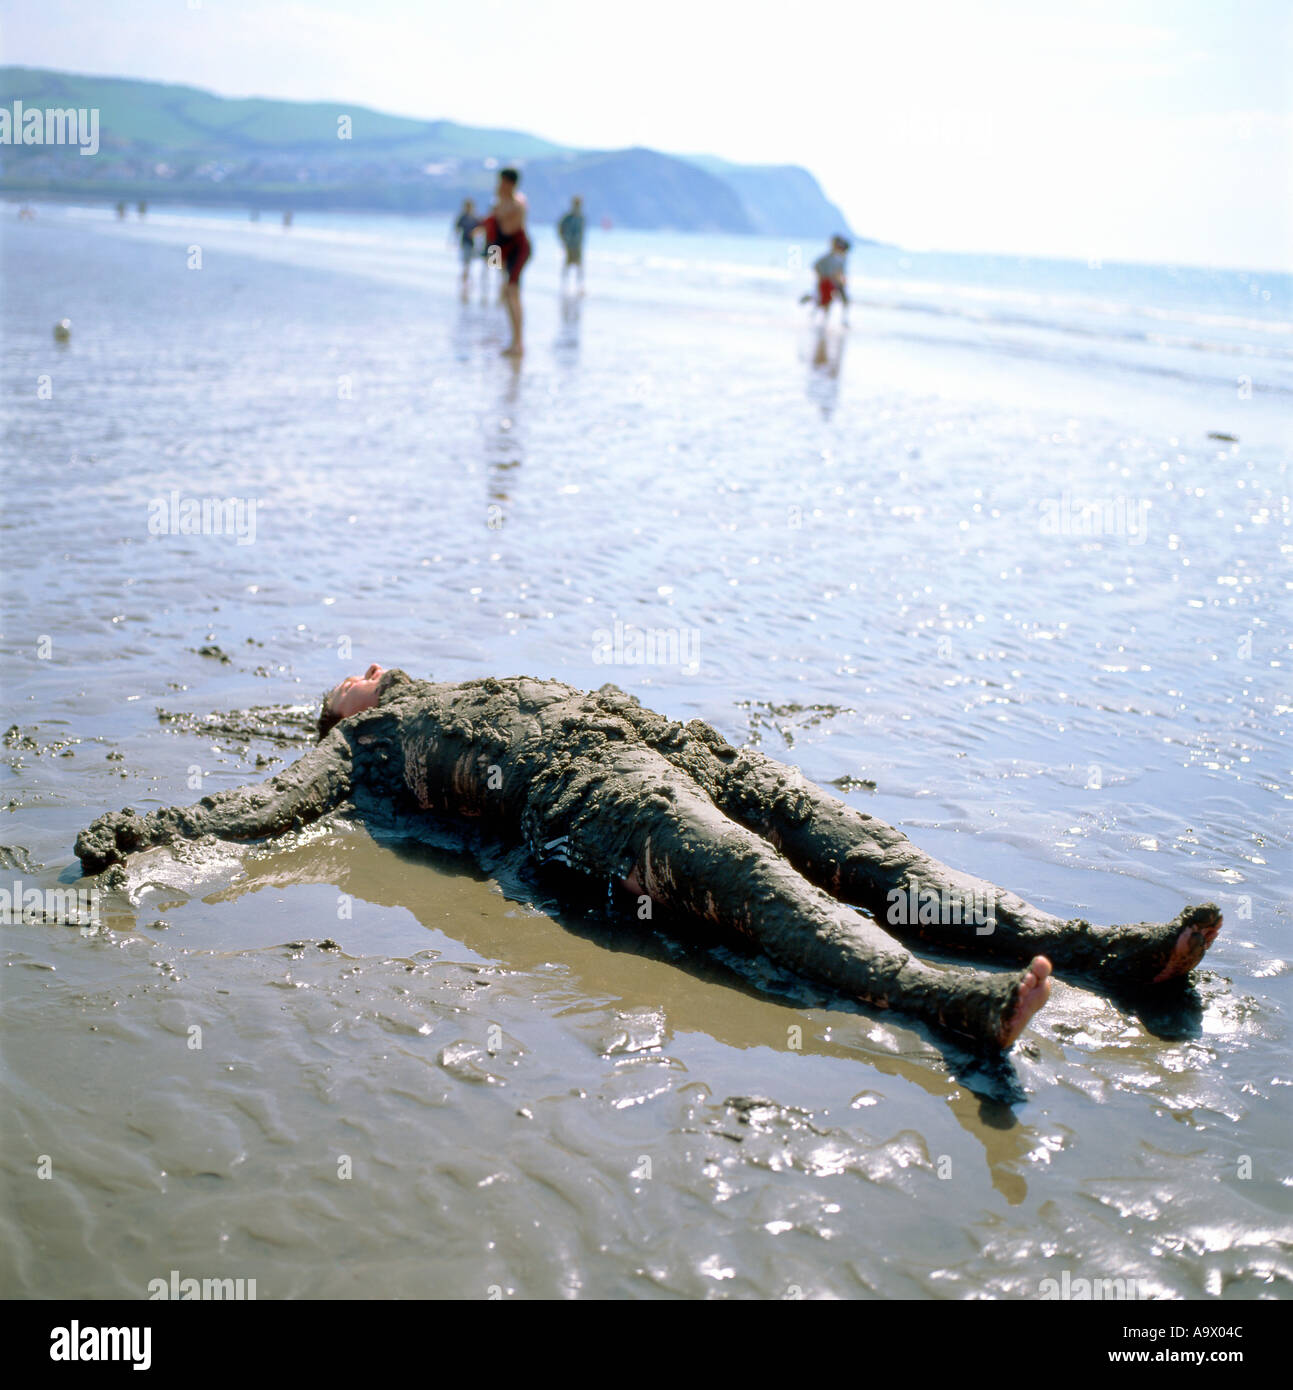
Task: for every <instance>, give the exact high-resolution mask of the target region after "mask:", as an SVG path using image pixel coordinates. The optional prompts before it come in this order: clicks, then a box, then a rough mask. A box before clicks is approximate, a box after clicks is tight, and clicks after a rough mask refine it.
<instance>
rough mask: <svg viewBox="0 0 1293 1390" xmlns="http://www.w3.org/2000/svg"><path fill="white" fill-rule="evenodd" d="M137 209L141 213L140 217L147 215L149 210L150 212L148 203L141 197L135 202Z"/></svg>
mask: <svg viewBox="0 0 1293 1390" xmlns="http://www.w3.org/2000/svg"><path fill="white" fill-rule="evenodd" d="M135 211H136V212H137V213H138V214H139V215H140V217H143V216H145V215H146V214H147V212H148V204H147V203H146V202H145V201H144V199H143V198H141V199H140V200H139V201H138V202H137V203H136V204H135Z"/></svg>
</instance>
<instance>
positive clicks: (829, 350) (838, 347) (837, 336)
mask: <svg viewBox="0 0 1293 1390" xmlns="http://www.w3.org/2000/svg"><path fill="white" fill-rule="evenodd" d="M848 336H849V335H848V334H847V333H846V332H845V331H844V330H843V329H839V328H828V327H827V326H826V325H825V324H823V325H822V326H821V327H820V328H818V329H817V330H816V332H815V333H814V335H813V343H812V350H811V354H810V358H809V361H810V366H809V370H808V387H807V390H808V399H809V400H810V401H813V402H815V403H816V404H817V405H818V406H819V407H820V408H821V412H822V419H823V420H829V419H830V418H831V415H832V414H833V413H834V410H835V407H836V405H837V404H838V402H839V395H840V368H841V367H842V366H843V365H844V346H845V344H846V343H847V342H848Z"/></svg>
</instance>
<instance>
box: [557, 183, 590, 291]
mask: <svg viewBox="0 0 1293 1390" xmlns="http://www.w3.org/2000/svg"><path fill="white" fill-rule="evenodd" d="M557 235H558V236H559V237H560V238H561V244H562V246H564V247H565V248H566V263H565V265H563V266H562V267H561V288H562V289H563V290H564V289H565V287H566V271H568V270H570V269H571V268H572V267H573V268H574V270H575V271H576V273H577V274H578V277H579V293H580V294H583V292H584V200H583V199H582V198H581V197H580V196H579V195H578V194H576V195H575V196H574V197H573V198H571V200H570V211H569V212H567V213H566V215H565V216H564V217H563V218H562V219H561V221H560V222H558V223H557Z"/></svg>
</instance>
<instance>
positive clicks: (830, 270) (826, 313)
mask: <svg viewBox="0 0 1293 1390" xmlns="http://www.w3.org/2000/svg"><path fill="white" fill-rule="evenodd" d="M848 253H849V244H848V242H847V241H845V240H844V238H843V237H842V236H836V237H832V238H831V249H830V250H829V251H827V253H826V254H825V255H824V256H819V257H818V258H817V260H815V261H814V262H813V270H814V271H815V272H816V274H817V293H816V294H815V295H814V294H811V293H810V294H806V295H804V296H803V297H802V298H801V299H800V301H799V302H800V303H801V304H808V303H811V302H812V300H813V299H816V300H817V307H818V308H819V309H820V310H821V311H822V317H823V319H825V318H829V317H830V312H831V301H832V300H833V299H834V298H835V296H836V295H838V296H839V299H840V305H841V308H842V309H843V313H844V323H845V325H847V324H848V321H849V297H848V291H847V290H846V288H845V285H846V277H845V274H844V269H845V261H844V258H845V257H846V256H847V255H848Z"/></svg>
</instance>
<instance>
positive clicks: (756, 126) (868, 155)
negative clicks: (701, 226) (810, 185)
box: [0, 0, 1293, 268]
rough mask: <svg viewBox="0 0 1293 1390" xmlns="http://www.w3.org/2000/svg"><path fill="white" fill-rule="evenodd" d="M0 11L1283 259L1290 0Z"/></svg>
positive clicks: (71, 0) (533, 126)
mask: <svg viewBox="0 0 1293 1390" xmlns="http://www.w3.org/2000/svg"><path fill="white" fill-rule="evenodd" d="M0 22H2V24H3V28H2V29H0V60H3V61H4V62H5V63H19V64H25V65H28V66H37V67H58V68H65V69H69V70H72V71H77V72H94V73H105V74H113V75H119V76H129V77H146V78H152V79H156V80H161V81H169V82H184V83H188V84H191V85H195V86H200V87H207V88H210V89H212V90H214V91H217V92H220V93H223V94H225V95H230V96H251V95H256V96H274V97H288V98H309V99H323V100H335V101H337V102H338V103H339V104H344V103H354V104H357V105H364V106H372V107H376V108H378V109H380V110H385V111H393V112H398V113H401V114H406V115H411V116H417V117H422V118H427V119H433V118H437V117H448V118H451V119H453V120H457V121H463V122H466V123H468V124H471V125H499V126H510V127H513V128H516V129H521V130H527V131H531V132H533V133H535V134H537V135H544V136H547V137H548V138H550V139H553V140H557V141H560V142H561V143H564V144H572V145H580V146H586V147H594V148H611V147H618V146H623V145H631V144H641V145H650V146H653V147H655V148H657V149H662V150H668V151H671V152H675V153H712V154H719V155H723V156H725V157H726V158H729V159H736V160H741V161H748V162H753V163H783V162H784V163H798V164H803V165H805V166H807V167H808V168H810V169H811V170H812V171H813V173H814V174H816V175H817V177H818V179H819V180H820V181H821V183H822V186H823V188H824V189H825V191H826V193H827V195H828V196H829V197H830V198H832V199H833V200H834V201H835V202H837V203H838V204H839V205H840V206H841V207H842V208H843V210H844V212H845V214H846V215H847V216H848V218H849V220H850V221H851V222H852V224H853V226H854V228H855V229H856V230H857V231H859V232H861V233H862V234H864V235H867V236H874V237H879V238H881V239H882V240H886V241H896V242H899V243H902V244H904V245H909V246H914V247H920V248H926V247H939V248H947V249H957V250H960V249H964V250H998V251H1019V252H1025V253H1032V254H1039V255H1045V254H1053V255H1071V256H1080V257H1083V258H1086V257H1089V256H1101V257H1103V258H1105V259H1118V258H1127V259H1133V260H1151V261H1180V262H1192V263H1200V264H1217V265H1238V266H1252V267H1259V268H1269V267H1280V268H1290V267H1291V266H1293V196H1291V189H1293V96H1291V91H1293V77H1291V74H1293V0H1122V3H1108V4H1104V3H1098V2H1097V0H1074V2H1073V3H1062V4H1061V3H1054V0H1024V2H1022V3H1015V0H897V3H894V0H885V3H871V2H870V0H860V2H859V0H841V3H838V4H835V5H832V4H806V5H797V4H793V3H788V2H787V0H773V2H772V3H765V2H764V0H742V3H728V0H685V2H684V3H678V2H677V0H640V3H636V4H631V5H630V4H627V3H623V0H619V3H617V2H616V0H598V2H597V3H585V2H584V0H450V3H445V0H422V2H421V3H418V0H297V2H295V3H279V2H278V0H263V2H262V3H257V0H0ZM14 95H17V94H16V93H0V98H3V99H5V100H11V99H12V97H13V96H14Z"/></svg>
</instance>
